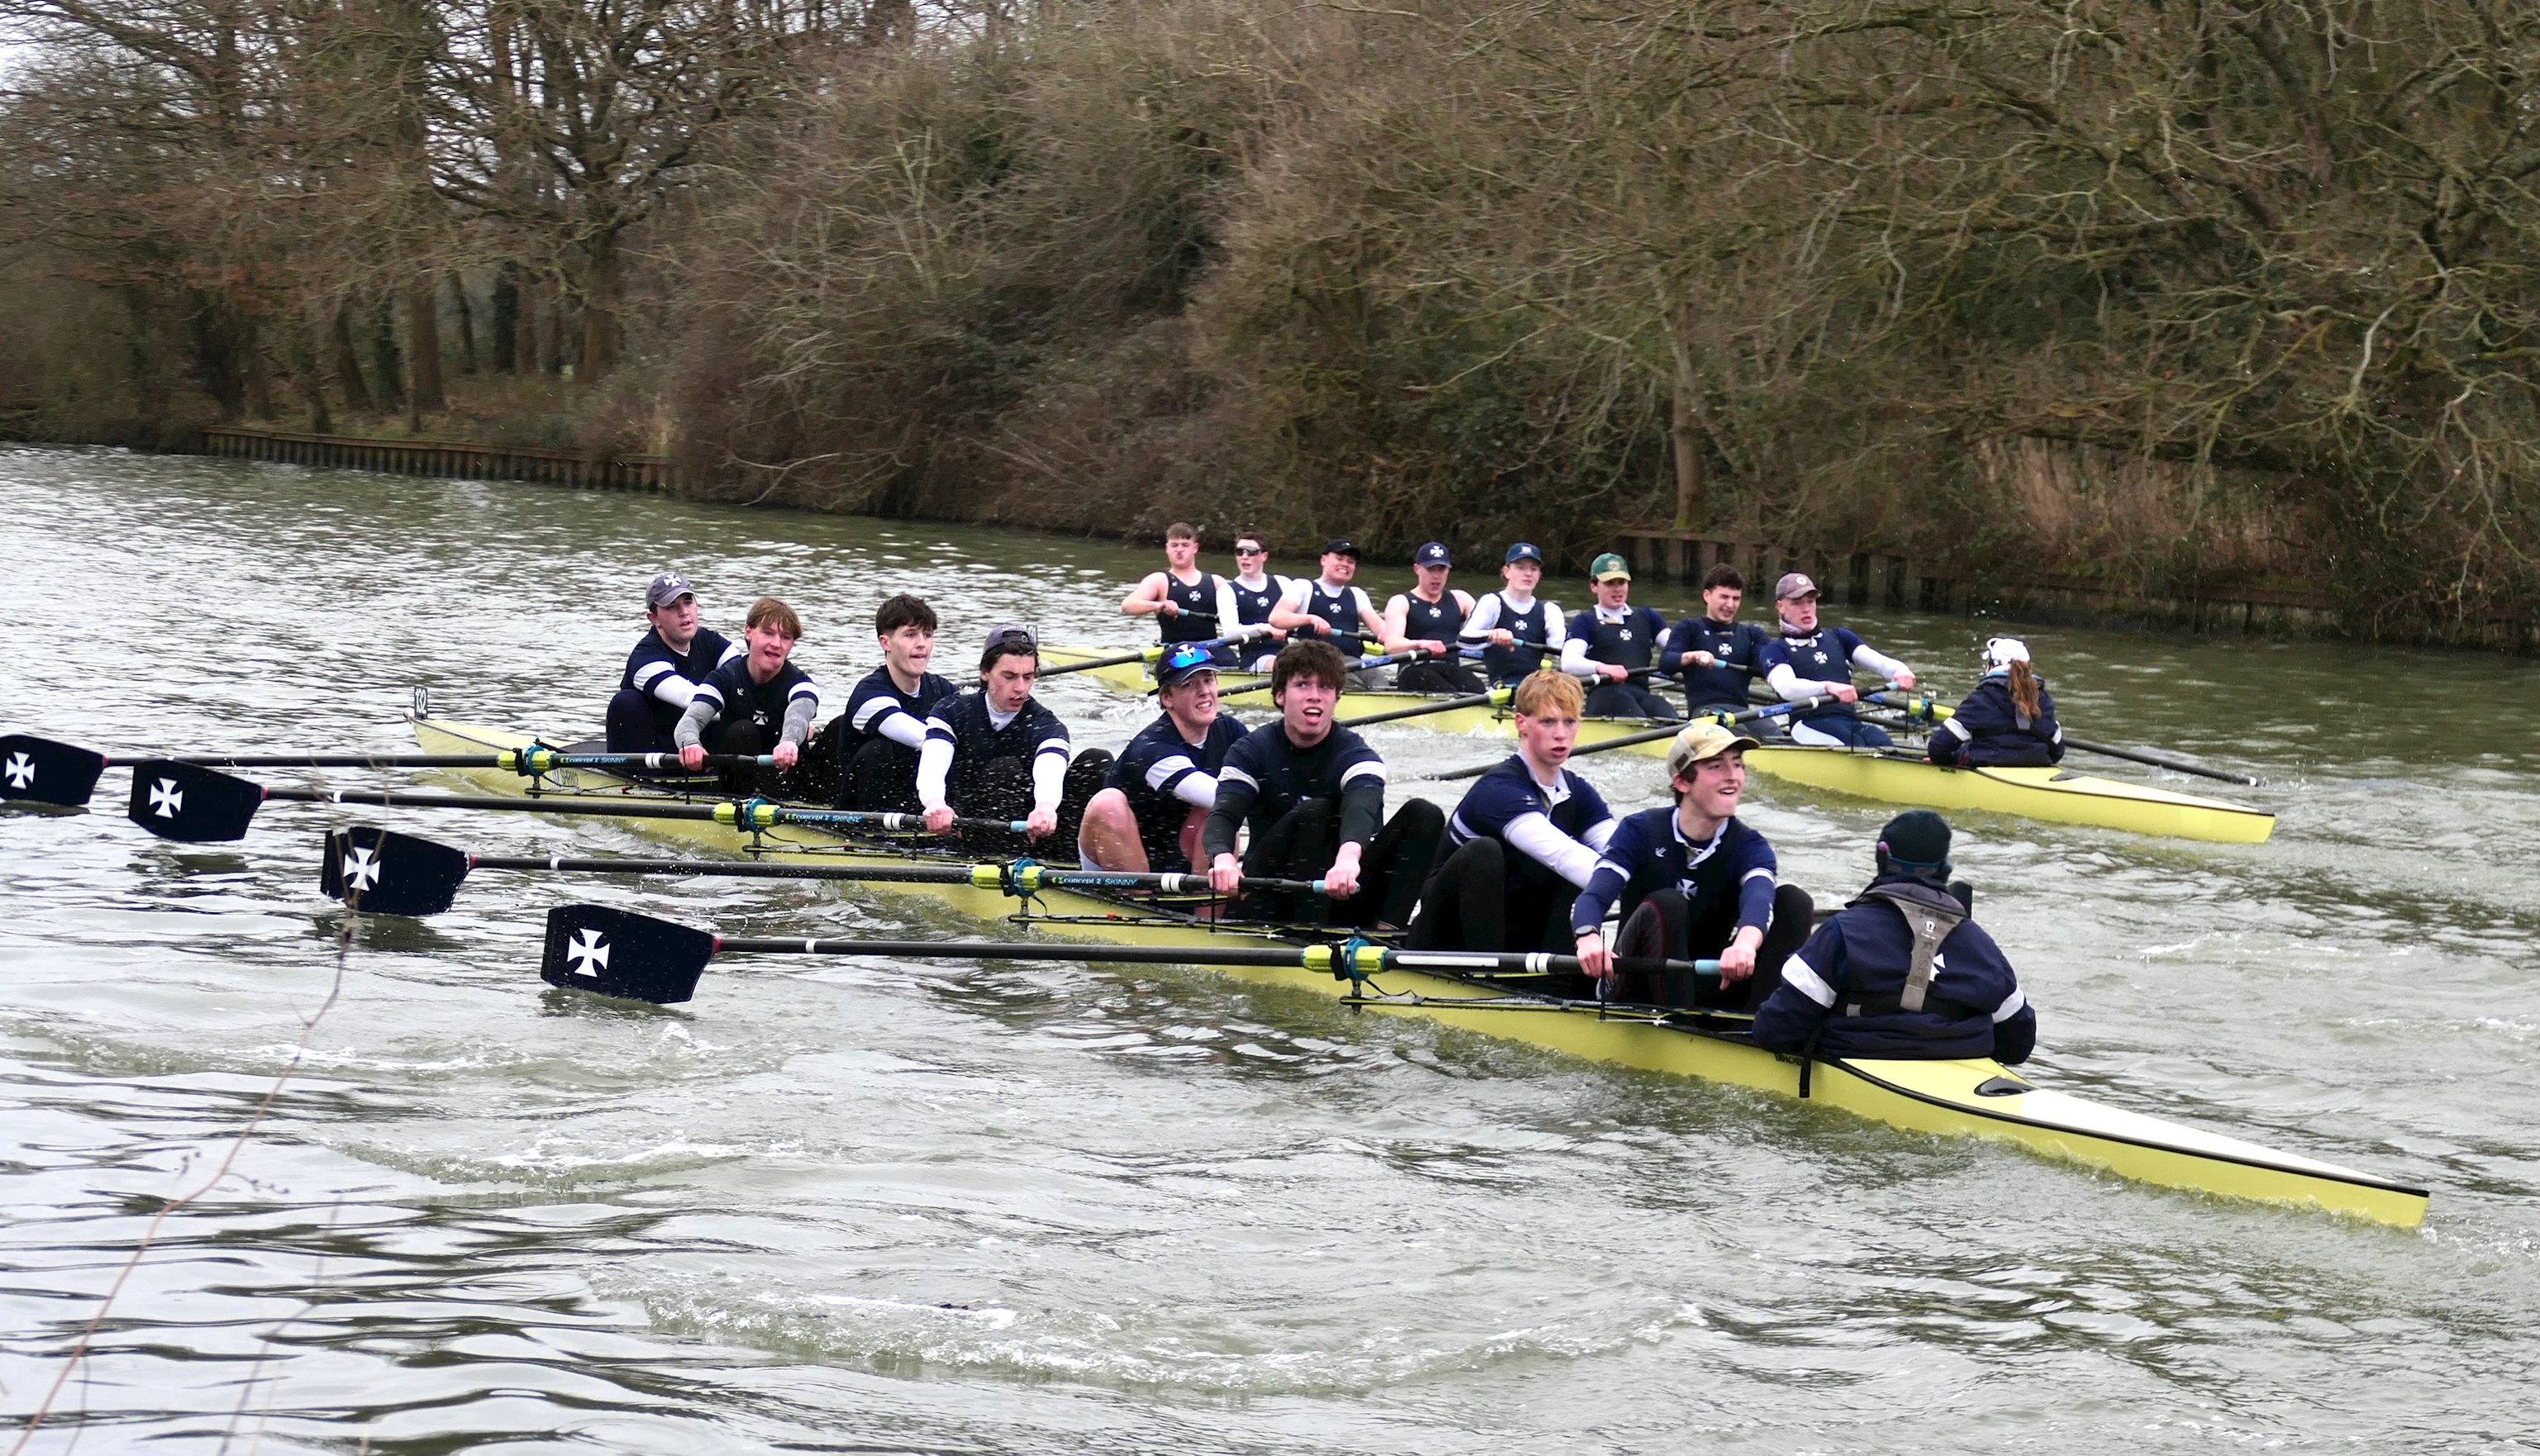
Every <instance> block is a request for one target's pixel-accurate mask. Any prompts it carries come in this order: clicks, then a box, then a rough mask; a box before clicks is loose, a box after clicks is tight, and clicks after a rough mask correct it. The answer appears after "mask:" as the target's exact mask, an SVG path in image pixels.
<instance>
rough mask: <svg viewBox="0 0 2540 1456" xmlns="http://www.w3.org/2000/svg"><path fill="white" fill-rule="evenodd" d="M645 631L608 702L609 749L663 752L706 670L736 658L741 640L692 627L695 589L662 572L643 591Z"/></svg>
mask: <svg viewBox="0 0 2540 1456" xmlns="http://www.w3.org/2000/svg"><path fill="white" fill-rule="evenodd" d="M644 620H646V621H647V622H650V623H652V625H651V626H650V627H648V628H646V629H645V632H644V636H643V639H642V640H641V641H639V642H637V643H636V644H635V651H633V652H632V653H629V654H627V656H626V674H625V676H623V677H621V678H619V679H618V680H617V692H616V694H615V695H614V696H612V697H611V698H610V699H609V700H608V751H609V752H611V753H668V752H670V751H671V750H672V749H674V748H676V747H677V746H678V745H677V744H676V743H674V742H672V741H671V739H670V730H671V729H672V728H676V727H677V726H678V722H679V717H680V715H681V714H684V713H686V712H687V711H688V703H689V700H691V699H693V698H694V697H695V696H696V695H697V684H698V683H700V682H703V681H705V678H706V674H707V673H709V672H712V671H713V670H715V669H716V668H717V667H720V666H722V665H723V664H724V663H726V662H729V661H731V660H732V659H735V658H738V657H740V656H741V646H740V644H738V643H735V642H733V641H732V640H731V639H729V638H727V637H725V636H724V635H723V634H722V633H720V632H715V631H711V630H708V629H706V628H703V627H699V626H698V625H697V589H696V588H694V587H692V586H690V585H688V579H687V578H685V577H683V576H680V575H679V574H678V573H677V572H664V573H662V574H661V575H660V576H658V577H655V578H654V579H653V584H652V585H651V586H649V587H647V588H645V589H644Z"/></svg>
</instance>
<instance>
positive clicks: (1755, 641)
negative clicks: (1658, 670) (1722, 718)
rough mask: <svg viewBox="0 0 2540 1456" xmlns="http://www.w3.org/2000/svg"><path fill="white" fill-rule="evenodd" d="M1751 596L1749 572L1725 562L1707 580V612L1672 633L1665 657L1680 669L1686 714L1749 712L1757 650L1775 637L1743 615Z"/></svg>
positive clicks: (1663, 651) (1704, 584)
mask: <svg viewBox="0 0 2540 1456" xmlns="http://www.w3.org/2000/svg"><path fill="white" fill-rule="evenodd" d="M1745 600H1746V578H1745V575H1744V574H1743V573H1741V572H1739V571H1738V570H1737V568H1735V567H1733V566H1730V565H1729V563H1728V562H1725V561H1724V562H1721V563H1720V564H1719V565H1717V566H1715V567H1713V568H1712V569H1711V571H1710V572H1709V574H1707V575H1705V576H1704V577H1703V579H1702V615H1700V616H1698V617H1685V618H1683V619H1682V620H1680V621H1678V622H1677V623H1676V624H1675V626H1674V628H1673V629H1672V630H1670V631H1669V632H1668V633H1667V640H1666V646H1665V647H1664V648H1663V649H1661V650H1660V660H1661V661H1663V662H1665V663H1667V664H1668V665H1670V666H1672V667H1673V668H1674V669H1675V670H1676V672H1677V673H1678V674H1680V680H1681V681H1682V682H1683V683H1684V711H1685V716H1687V717H1689V718H1690V717H1697V716H1699V715H1701V714H1705V713H1743V712H1745V711H1746V707H1747V702H1746V693H1747V689H1748V688H1749V687H1751V686H1752V685H1753V684H1754V681H1755V672H1756V667H1755V659H1756V655H1757V654H1758V653H1760V652H1761V651H1762V650H1763V647H1764V644H1765V643H1767V642H1769V641H1771V640H1772V639H1771V636H1770V635H1769V634H1768V633H1766V632H1765V630H1764V629H1763V628H1762V627H1759V626H1757V625H1756V624H1755V623H1753V622H1741V621H1739V620H1737V608H1738V607H1740V606H1742V605H1744V604H1745ZM1772 721H1773V720H1769V719H1767V720H1762V722H1768V723H1769V722H1772Z"/></svg>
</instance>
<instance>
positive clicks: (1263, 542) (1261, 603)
mask: <svg viewBox="0 0 2540 1456" xmlns="http://www.w3.org/2000/svg"><path fill="white" fill-rule="evenodd" d="M1227 585H1228V586H1229V587H1230V588H1232V589H1234V591H1235V620H1236V621H1237V622H1239V623H1240V624H1241V625H1242V626H1244V627H1260V628H1262V629H1263V634H1262V635H1261V636H1259V637H1255V638H1252V639H1251V640H1249V641H1247V642H1242V643H1238V644H1236V645H1235V664H1236V665H1237V666H1239V667H1241V668H1242V669H1243V670H1245V671H1247V672H1267V671H1269V670H1270V659H1273V658H1275V657H1277V656H1279V649H1280V648H1281V647H1282V646H1283V645H1285V644H1286V642H1287V641H1288V634H1287V633H1286V632H1285V631H1282V630H1281V629H1279V628H1277V627H1273V626H1271V625H1270V613H1271V611H1272V610H1273V609H1274V608H1276V607H1277V606H1278V605H1279V598H1280V597H1282V596H1285V595H1287V594H1288V590H1289V588H1290V587H1291V586H1293V585H1294V584H1293V583H1291V582H1290V581H1289V580H1288V579H1287V578H1286V577H1283V576H1279V575H1277V574H1276V573H1274V572H1272V571H1271V570H1270V542H1269V540H1268V538H1267V537H1265V536H1263V535H1262V534H1261V533H1260V532H1259V531H1243V532H1240V533H1238V534H1237V535H1236V536H1235V575H1234V576H1232V577H1229V578H1228V579H1227Z"/></svg>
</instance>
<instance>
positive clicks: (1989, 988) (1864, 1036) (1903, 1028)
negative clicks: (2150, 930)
mask: <svg viewBox="0 0 2540 1456" xmlns="http://www.w3.org/2000/svg"><path fill="white" fill-rule="evenodd" d="M1875 859H1876V863H1877V874H1876V877H1874V878H1872V879H1871V880H1870V885H1869V887H1868V888H1867V889H1864V890H1863V891H1862V892H1861V895H1860V897H1859V898H1857V899H1855V900H1854V901H1853V902H1852V903H1851V904H1849V905H1846V906H1845V907H1844V908H1843V909H1842V910H1841V911H1840V912H1839V913H1837V914H1836V915H1835V917H1834V918H1833V919H1832V920H1829V921H1827V922H1826V923H1825V924H1824V925H1822V926H1819V927H1818V928H1817V933H1816V934H1815V935H1814V936H1810V937H1809V938H1808V942H1807V944H1805V945H1803V946H1801V947H1800V948H1799V954H1797V955H1795V956H1793V957H1791V959H1790V960H1789V961H1788V962H1786V963H1785V964H1784V965H1783V967H1782V984H1781V988H1780V989H1779V990H1777V991H1775V992H1774V993H1773V995H1772V998H1771V999H1770V1000H1768V1001H1766V1002H1765V1003H1764V1005H1763V1006H1762V1008H1761V1009H1759V1010H1757V1011H1756V1013H1755V1025H1754V1032H1753V1034H1754V1037H1755V1041H1756V1043H1757V1044H1758V1045H1760V1046H1764V1047H1769V1048H1771V1049H1772V1050H1774V1051H1777V1052H1798V1053H1800V1054H1802V1055H1805V1056H1811V1057H1826V1058H1834V1057H1873V1058H1932V1059H1941V1058H1955V1057H1991V1058H1992V1059H1994V1060H1995V1061H1997V1062H2006V1063H2017V1062H2024V1061H2027V1060H2028V1054H2029V1053H2030V1052H2031V1051H2032V1050H2034V1049H2035V1048H2036V1045H2037V1012H2036V1011H2035V1010H2033V1009H2031V1008H2030V1006H2029V1005H2028V998H2027V997H2026V996H2025V995H2023V994H2022V993H2021V992H2020V989H2019V978H2018V977H2017V976H2016V975H2014V974H2013V973H2012V972H2011V961H2010V959H2009V958H2008V957H2007V956H2005V955H2004V954H2003V953H2002V947H2001V946H1999V945H1997V944H1995V943H1994V939H1993V936H1989V935H1987V934H1986V933H1985V929H1984V927H1982V926H1980V925H1977V924H1976V923H1975V922H1974V921H1973V920H1971V919H1969V918H1968V915H1969V912H1970V910H1971V908H1972V907H1971V906H1970V905H1969V903H1968V901H1969V899H1970V898H1971V897H1970V896H1969V895H1968V893H1967V891H1966V889H1965V887H1964V886H1963V885H1957V886H1953V885H1951V884H1950V883H1949V882H1948V881H1949V825H1948V821H1947V820H1945V819H1942V818H1941V817H1940V815H1939V814H1936V813H1934V812H1932V811H1931V810H1930V809H1909V810H1907V811H1906V812H1904V813H1901V814H1898V815H1897V816H1896V817H1895V818H1893V819H1890V820H1888V821H1887V827H1886V828H1884V829H1881V830H1879V831H1878V849H1877V852H1876V856H1875Z"/></svg>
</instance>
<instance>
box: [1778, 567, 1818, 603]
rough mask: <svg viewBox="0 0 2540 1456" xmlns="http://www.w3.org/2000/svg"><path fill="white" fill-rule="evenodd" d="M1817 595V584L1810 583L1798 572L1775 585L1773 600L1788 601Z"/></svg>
mask: <svg viewBox="0 0 2540 1456" xmlns="http://www.w3.org/2000/svg"><path fill="white" fill-rule="evenodd" d="M1816 594H1817V584H1816V583H1814V582H1811V581H1809V580H1808V579H1807V578H1806V577H1804V576H1801V575H1800V574H1799V573H1798V572H1793V573H1791V574H1790V575H1789V576H1786V577H1784V578H1782V580H1780V581H1778V582H1776V583H1774V584H1773V599H1774V600H1775V601H1788V600H1790V599H1791V598H1792V597H1794V596H1814V595H1816Z"/></svg>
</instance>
